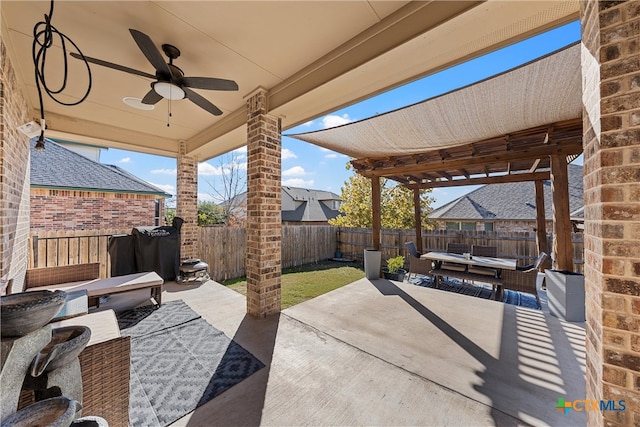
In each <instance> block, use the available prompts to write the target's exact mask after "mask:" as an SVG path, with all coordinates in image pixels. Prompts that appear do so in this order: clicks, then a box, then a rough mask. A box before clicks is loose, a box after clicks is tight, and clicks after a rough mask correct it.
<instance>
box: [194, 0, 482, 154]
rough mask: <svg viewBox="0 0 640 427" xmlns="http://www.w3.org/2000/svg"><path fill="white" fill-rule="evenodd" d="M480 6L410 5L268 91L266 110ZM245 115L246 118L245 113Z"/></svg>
mask: <svg viewBox="0 0 640 427" xmlns="http://www.w3.org/2000/svg"><path fill="white" fill-rule="evenodd" d="M482 3H483V1H452V2H440V1H439V2H427V1H425V2H412V3H409V4H407V5H406V6H404V7H402V8H401V9H399V10H398V11H396V12H394V13H393V14H391V15H390V16H388V17H386V18H385V19H383V20H382V21H380V22H379V23H378V24H376V25H373V26H372V27H371V28H369V29H367V30H366V31H364V32H363V33H361V34H359V35H358V36H356V37H354V38H353V39H351V40H349V41H347V42H346V43H344V44H343V45H342V46H340V47H338V48H337V49H334V50H333V51H332V52H330V53H328V54H327V55H325V56H323V57H322V58H320V59H318V60H316V61H314V62H313V63H312V64H310V65H309V66H307V67H305V68H304V69H302V70H301V71H299V72H297V73H296V74H294V75H292V76H291V77H289V78H287V79H286V80H284V81H283V82H282V83H280V84H278V85H276V86H274V87H273V88H271V89H270V90H269V100H268V104H269V108H270V109H275V108H277V107H280V106H282V105H283V104H286V103H288V102H290V101H291V100H293V99H296V98H298V97H300V96H302V95H304V94H305V93H307V92H308V91H310V90H313V89H315V88H317V87H319V86H321V85H323V84H325V83H327V82H329V81H331V80H332V79H335V78H337V77H339V76H340V75H342V74H344V73H346V72H348V71H350V70H353V69H354V68H357V67H358V66H360V65H362V64H364V63H366V62H368V61H371V60H372V59H374V58H376V57H378V56H380V55H382V54H384V53H385V52H388V51H389V50H391V49H393V48H395V47H397V46H399V45H401V44H403V43H406V42H407V41H408V40H411V39H412V38H414V37H417V36H418V35H420V34H422V33H424V32H425V31H429V30H430V29H431V28H433V27H435V26H437V25H441V24H442V23H443V22H446V21H448V20H449V19H452V18H454V17H455V16H457V15H459V14H461V13H463V12H464V11H466V10H468V9H470V8H473V7H476V6H478V5H480V4H482ZM241 111H242V112H245V110H244V109H242V110H236V111H234V112H233V113H231V114H230V115H233V116H235V117H237V115H238V114H239V113H240V112H241ZM244 114H245V119H246V112H245V113H244ZM228 123H229V122H227V124H228ZM222 126H223V125H222V123H221V122H218V123H216V124H214V125H212V126H210V127H209V128H207V129H205V130H204V131H203V132H200V133H199V134H198V135H196V136H194V137H193V138H190V139H189V140H188V147H189V150H190V151H193V150H197V149H198V148H200V147H201V146H202V145H204V144H207V143H209V142H210V141H212V140H213V138H212V139H208V140H207V136H209V135H218V136H220V135H221V130H220V129H221V127H222ZM225 127H226V126H225ZM234 145H237V146H236V147H234V148H238V147H239V146H240V145H241V144H240V141H238V142H237V143H236V144H234ZM218 154H221V153H218Z"/></svg>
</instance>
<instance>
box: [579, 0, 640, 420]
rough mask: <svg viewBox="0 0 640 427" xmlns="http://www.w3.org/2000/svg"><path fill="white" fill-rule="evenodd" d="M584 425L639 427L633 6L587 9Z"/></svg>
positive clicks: (638, 29) (637, 107)
mask: <svg viewBox="0 0 640 427" xmlns="http://www.w3.org/2000/svg"><path fill="white" fill-rule="evenodd" d="M581 21H582V39H583V52H582V72H583V82H584V83H583V102H584V110H583V111H584V113H583V118H584V120H583V121H584V131H583V132H584V175H585V176H584V189H585V235H584V239H585V287H586V294H587V301H586V314H587V342H586V346H587V348H586V352H587V398H588V399H593V400H601V399H604V400H609V399H611V400H615V401H619V400H624V401H625V405H626V410H625V411H621V412H615V411H604V412H602V413H601V412H599V411H589V412H587V416H588V425H611V426H622V425H636V426H637V425H640V332H639V331H640V261H639V260H640V71H639V70H640V39H639V38H638V34H640V2H637V1H628V2H618V1H616V2H614V1H602V2H593V1H584V2H583V3H582V10H581Z"/></svg>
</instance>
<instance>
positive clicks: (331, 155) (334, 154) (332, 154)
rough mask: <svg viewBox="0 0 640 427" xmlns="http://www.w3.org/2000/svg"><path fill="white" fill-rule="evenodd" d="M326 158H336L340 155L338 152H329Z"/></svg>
mask: <svg viewBox="0 0 640 427" xmlns="http://www.w3.org/2000/svg"><path fill="white" fill-rule="evenodd" d="M324 157H325V158H326V159H335V158H336V157H338V155H337V154H336V153H331V154H327V155H326V156H324Z"/></svg>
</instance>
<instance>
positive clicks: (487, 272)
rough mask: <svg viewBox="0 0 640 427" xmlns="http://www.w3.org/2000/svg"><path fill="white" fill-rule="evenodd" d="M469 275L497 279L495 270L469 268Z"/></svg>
mask: <svg viewBox="0 0 640 427" xmlns="http://www.w3.org/2000/svg"><path fill="white" fill-rule="evenodd" d="M469 273H474V274H482V275H483V276H491V277H498V270H496V269H495V268H487V267H471V266H469Z"/></svg>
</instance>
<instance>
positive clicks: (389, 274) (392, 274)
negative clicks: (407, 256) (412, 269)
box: [382, 255, 407, 282]
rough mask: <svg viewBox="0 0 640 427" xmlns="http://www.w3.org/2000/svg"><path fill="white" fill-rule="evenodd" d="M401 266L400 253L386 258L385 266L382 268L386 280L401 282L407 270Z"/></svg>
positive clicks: (402, 259) (402, 263)
mask: <svg viewBox="0 0 640 427" xmlns="http://www.w3.org/2000/svg"><path fill="white" fill-rule="evenodd" d="M403 267H404V257H403V256H402V255H398V256H397V257H394V258H389V259H388V260H387V266H386V267H384V268H383V269H382V274H383V275H384V278H385V279H387V280H395V281H397V282H403V281H404V275H405V274H406V273H407V270H405V269H404V268H403Z"/></svg>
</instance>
